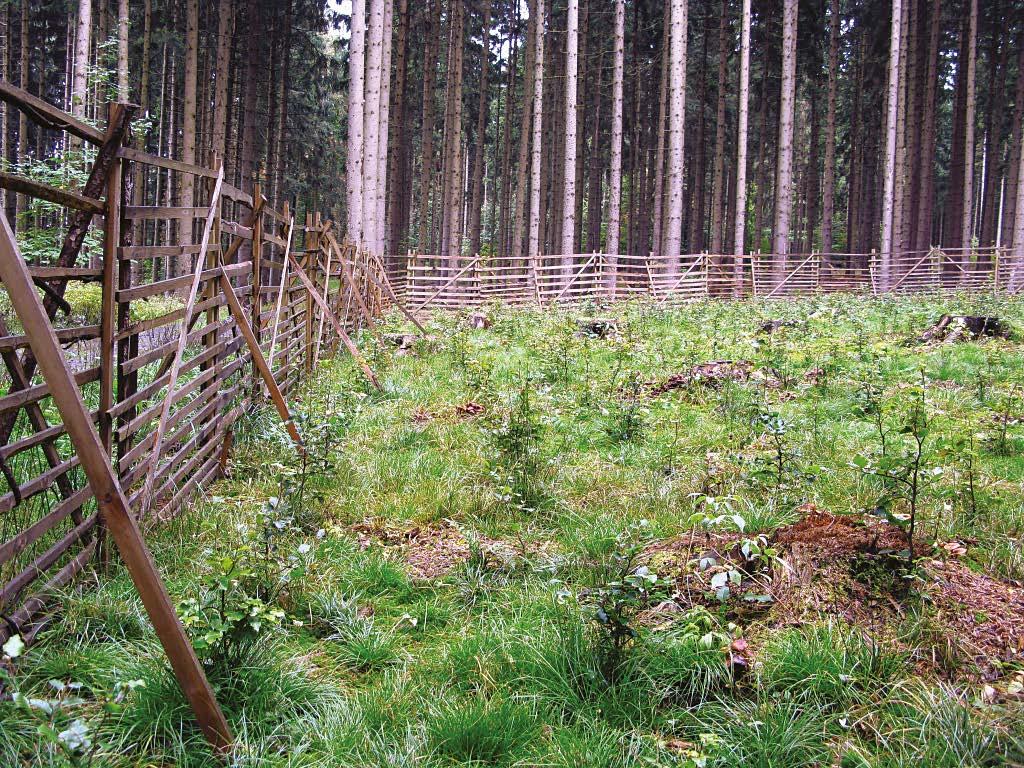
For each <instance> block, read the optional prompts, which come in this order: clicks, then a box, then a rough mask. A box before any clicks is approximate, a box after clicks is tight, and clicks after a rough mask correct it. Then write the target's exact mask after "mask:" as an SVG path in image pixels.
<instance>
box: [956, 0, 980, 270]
mask: <svg viewBox="0 0 1024 768" xmlns="http://www.w3.org/2000/svg"><path fill="white" fill-rule="evenodd" d="M970 2H971V11H970V16H969V20H968V32H967V84H966V88H967V106H966V113H965V115H964V120H965V122H964V192H963V211H962V214H961V225H960V247H961V248H962V249H963V250H962V251H961V254H960V260H961V264H966V263H967V262H968V261H969V260H970V248H971V246H972V242H973V239H974V119H975V109H976V102H977V100H976V94H975V83H974V79H975V68H976V66H977V61H976V59H977V48H978V0H970Z"/></svg>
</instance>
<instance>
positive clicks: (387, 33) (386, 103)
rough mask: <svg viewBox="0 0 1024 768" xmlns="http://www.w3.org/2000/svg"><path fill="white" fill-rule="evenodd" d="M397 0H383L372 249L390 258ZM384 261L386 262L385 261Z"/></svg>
mask: <svg viewBox="0 0 1024 768" xmlns="http://www.w3.org/2000/svg"><path fill="white" fill-rule="evenodd" d="M394 13H395V8H394V0H384V39H383V50H382V51H381V78H382V79H381V86H380V128H379V129H378V131H377V171H376V174H375V179H374V186H375V191H376V194H375V196H374V200H373V207H374V211H375V214H374V219H373V222H372V224H373V230H374V244H373V250H374V252H375V253H377V254H380V256H381V257H385V256H386V255H387V253H386V249H385V244H386V239H387V231H388V230H387V219H386V217H387V205H386V204H385V203H386V202H387V171H388V139H389V138H390V136H391V131H390V122H391V33H392V25H393V24H394ZM382 260H383V259H382Z"/></svg>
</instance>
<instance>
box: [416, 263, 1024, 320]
mask: <svg viewBox="0 0 1024 768" xmlns="http://www.w3.org/2000/svg"><path fill="white" fill-rule="evenodd" d="M1019 261H1020V260H1019V259H1018V258H1017V257H1015V256H1014V255H1013V254H1012V253H1011V252H1010V251H1009V250H1008V249H1005V248H986V249H974V250H972V251H970V252H969V253H966V254H964V253H963V252H962V251H961V250H959V249H953V250H950V249H945V250H943V249H938V248H933V249H931V250H929V251H922V252H907V253H896V254H892V256H891V258H889V259H883V258H882V257H881V256H880V255H879V254H878V253H874V252H872V253H865V254H845V253H844V254H826V253H809V254H807V253H805V254H788V255H787V256H786V258H785V259H780V258H778V257H776V256H773V255H772V254H761V253H755V254H751V255H748V256H743V257H741V259H740V262H739V263H738V264H737V262H736V259H735V257H733V256H716V255H713V254H708V253H700V254H688V255H687V254H684V255H682V256H680V257H678V258H677V259H676V260H674V263H670V259H669V258H668V257H666V256H656V255H654V254H651V255H649V256H646V257H640V256H628V255H608V254H602V253H590V254H586V253H585V254H574V255H572V256H570V257H569V258H568V259H563V257H561V256H544V257H541V258H540V259H538V260H537V263H536V264H534V263H533V262H532V261H531V260H530V259H528V258H526V257H481V256H472V257H470V256H459V257H455V258H451V257H442V256H426V255H420V254H415V253H411V252H410V253H408V254H407V255H406V259H405V269H404V277H405V280H404V282H405V289H404V291H405V296H406V298H407V300H408V302H409V305H410V306H412V307H418V308H427V307H452V308H457V307H467V306H477V305H480V304H484V303H486V302H489V301H495V300H497V301H503V302H505V303H509V304H524V303H539V304H552V303H570V304H571V303H578V302H584V301H608V300H611V299H613V298H615V299H622V298H629V297H632V296H638V295H649V296H651V297H652V298H653V299H655V300H656V301H658V302H660V303H676V302H682V301H687V300H691V299H699V298H705V297H741V296H743V297H751V296H752V297H759V298H789V297H794V296H806V295H815V294H822V293H837V292H861V293H869V294H875V295H878V294H884V293H925V292H955V291H964V290H974V291H1011V292H1015V291H1016V290H1018V289H1019V287H1020V286H1019V285H1018V284H1017V279H1019V277H1024V269H1018V268H1017V267H1018V265H1019ZM1015 275H1016V276H1019V277H1018V278H1017V279H1015Z"/></svg>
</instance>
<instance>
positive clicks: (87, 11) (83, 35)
mask: <svg viewBox="0 0 1024 768" xmlns="http://www.w3.org/2000/svg"><path fill="white" fill-rule="evenodd" d="M27 8H28V3H27V0H22V13H23V14H24V15H23V18H27ZM22 31H23V32H24V27H23V30H22ZM91 33H92V0H78V23H77V24H76V26H75V58H74V78H73V80H72V85H71V114H72V115H74V116H75V117H84V116H85V102H86V99H87V94H86V88H87V86H88V83H87V79H86V78H87V75H88V70H89V39H90V37H91ZM27 44H28V39H27V36H23V42H22V45H27ZM21 67H22V72H23V77H22V82H21V87H22V88H27V87H28V78H27V77H25V76H24V75H27V60H23V61H22V64H21ZM73 143H74V142H73ZM79 143H80V142H79Z"/></svg>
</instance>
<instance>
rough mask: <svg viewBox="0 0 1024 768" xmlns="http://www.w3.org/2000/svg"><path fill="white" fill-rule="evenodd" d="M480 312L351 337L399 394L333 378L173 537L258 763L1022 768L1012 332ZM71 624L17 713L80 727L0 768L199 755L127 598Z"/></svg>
mask: <svg viewBox="0 0 1024 768" xmlns="http://www.w3.org/2000/svg"><path fill="white" fill-rule="evenodd" d="M485 314H486V315H487V320H488V322H475V323H474V322H470V318H468V317H467V316H466V315H459V314H454V313H436V314H434V315H433V316H431V317H430V318H429V319H428V320H427V322H425V325H426V328H427V332H428V333H427V335H426V336H417V337H416V338H415V340H411V339H410V338H409V337H408V336H407V335H406V334H408V333H409V332H410V329H409V328H408V327H406V326H404V325H402V323H401V318H400V317H399V316H397V315H396V316H395V317H393V318H392V319H390V320H389V321H388V323H387V326H386V327H385V328H384V329H383V330H384V331H385V333H384V334H383V335H382V339H381V341H375V340H374V339H373V338H372V337H371V336H370V335H369V334H365V333H364V334H363V336H362V341H361V344H362V347H363V352H364V354H365V356H366V359H367V361H368V362H369V364H370V365H371V367H373V368H374V370H375V371H376V373H377V375H378V377H379V378H380V380H381V382H382V384H383V388H382V390H381V391H377V390H371V389H369V388H367V386H366V384H365V381H364V379H363V377H362V376H361V375H360V373H359V371H358V369H357V368H356V366H355V365H354V364H353V362H352V360H351V359H350V358H348V357H345V358H341V359H338V360H337V361H335V362H334V363H332V364H331V365H329V366H327V367H326V369H325V370H323V371H322V372H321V373H320V374H319V376H318V377H316V378H315V379H314V380H313V381H312V382H311V383H310V384H309V386H308V387H307V388H306V389H305V391H304V392H303V393H302V394H301V395H300V397H299V398H298V400H297V401H296V403H295V407H296V411H297V412H298V414H299V423H300V427H301V429H302V430H303V432H304V435H305V438H306V442H307V444H308V445H309V453H308V456H307V458H306V459H305V460H304V461H302V460H298V459H296V458H295V455H294V452H293V451H292V449H291V447H290V443H289V440H288V437H287V435H286V433H285V432H284V431H283V429H282V427H281V425H280V423H279V422H278V421H277V419H276V417H275V415H274V414H273V412H272V411H270V410H267V411H265V412H258V413H256V414H254V415H253V416H252V417H251V418H250V419H249V420H248V422H247V423H246V425H245V429H244V435H241V436H240V437H239V439H238V441H237V443H236V453H235V457H234V460H233V462H232V465H231V472H230V477H229V478H228V479H226V480H223V481H221V482H219V483H218V484H216V485H215V486H214V487H213V488H212V489H210V490H209V492H208V495H207V496H206V498H205V500H204V501H203V502H202V503H199V504H197V505H196V506H195V508H194V509H192V510H190V511H189V512H188V513H186V514H184V515H183V516H181V517H180V518H178V519H177V520H176V521H174V522H172V523H170V524H168V525H166V526H165V527H163V528H161V529H159V530H157V531H155V532H153V534H152V539H151V541H152V547H153V550H154V553H155V556H156V558H157V560H158V564H159V566H160V568H161V571H162V573H163V574H164V576H165V577H166V579H167V580H168V586H169V589H170V591H171V594H172V595H173V596H174V597H175V598H176V599H177V600H179V604H178V607H179V611H180V613H181V615H182V617H183V620H184V622H185V624H186V626H187V627H188V629H189V631H190V633H191V636H192V638H193V640H194V642H195V645H196V647H197V650H198V652H199V654H200V655H201V657H202V658H203V661H204V663H205V664H206V667H207V670H208V673H209V676H210V679H211V681H212V683H213V684H214V686H215V688H216V690H217V695H218V698H219V700H220V701H221V703H222V704H223V706H224V708H225V711H226V714H227V715H228V718H229V720H230V721H231V722H232V726H233V728H234V729H235V732H236V733H237V734H238V739H239V742H240V744H241V746H240V747H239V750H240V758H239V759H240V761H241V762H247V761H249V760H250V759H251V760H252V762H253V764H259V765H274V766H277V765H280V766H285V765H288V766H314V765H359V766H371V765H380V766H384V765H412V764H416V765H421V766H434V765H437V766H441V765H470V764H475V765H481V764H488V765H543V766H567V767H568V766H581V765H587V766H640V765H664V766H737V767H739V766H780V767H781V766H786V767H787V768H790V767H792V766H831V765H842V766H902V765H911V764H916V765H921V766H961V765H965V766H988V765H1006V764H1009V765H1013V764H1017V763H1019V762H1020V761H1021V760H1022V759H1024V726H1022V725H1021V724H1022V723H1024V717H1022V701H1024V697H1022V689H1024V590H1022V588H1021V581H1022V579H1024V551H1022V546H1024V542H1022V536H1024V495H1022V492H1021V491H1022V486H1021V483H1022V479H1024V434H1022V432H1021V427H1020V419H1021V418H1024V389H1022V384H1024V356H1022V353H1021V350H1022V347H1021V343H1022V342H1021V339H1022V335H1021V334H1024V302H1022V301H1019V300H1016V299H997V298H992V297H988V298H967V297H961V298H951V299H934V298H932V299H885V300H871V299H864V298H863V297H856V298H855V297H845V296H834V297H829V298H821V299H809V300H804V301H799V302H786V303H772V302H766V303H751V302H735V303H730V302H703V303H697V304H692V305H688V306H686V307H683V308H677V309H663V308H656V307H654V306H652V305H650V304H648V303H636V304H624V305H616V306H612V307H604V308H602V309H600V310H593V309H592V310H587V309H579V310H573V311H563V310H555V309H550V310H545V311H543V312H539V311H532V310H510V309H504V308H497V307H494V308H488V309H487V310H486V312H485ZM945 315H949V316H952V317H959V316H975V317H976V316H981V317H989V318H999V320H1000V323H1001V325H1000V328H1002V329H1003V330H1006V333H1005V334H999V335H996V336H992V337H989V336H986V335H983V336H982V338H980V339H974V338H973V334H972V333H969V332H963V333H957V334H954V335H950V334H937V333H935V334H930V335H928V334H926V331H927V330H928V329H929V327H930V326H933V325H934V324H935V323H936V322H938V321H939V320H940V318H942V317H943V316H945ZM946 325H947V326H948V325H949V323H948V322H947V323H946ZM477 326H486V327H477ZM388 334H391V335H388ZM1004 336H1005V337H1004ZM393 341H395V343H393ZM64 605H65V609H64V615H63V616H62V617H61V620H60V621H58V622H55V623H54V624H53V626H52V628H50V629H49V630H48V631H47V632H46V633H44V634H43V635H42V636H41V637H40V638H39V641H38V643H37V645H35V646H33V648H32V649H31V650H29V651H28V652H26V653H25V655H24V658H23V659H20V660H19V664H18V666H17V672H16V684H17V685H18V687H19V689H20V690H21V691H23V692H24V693H25V694H26V695H27V696H33V697H38V698H40V699H43V698H46V699H50V700H62V701H69V700H72V699H78V698H84V699H85V703H78V704H74V705H69V706H67V707H66V709H63V710H62V709H61V708H60V707H50V711H48V712H45V713H44V712H42V711H41V710H40V709H38V708H36V709H32V708H24V707H19V706H17V705H16V704H12V703H4V704H2V705H0V706H2V707H3V709H2V710H0V712H2V718H0V762H2V763H3V764H5V765H15V764H28V763H31V762H33V761H35V760H53V761H57V758H56V755H57V751H58V747H57V746H54V745H55V744H57V743H63V744H64V747H63V748H62V749H64V751H65V752H66V755H69V756H72V757H75V758H76V759H83V758H84V757H86V756H91V757H94V758H95V759H94V761H93V764H94V765H99V764H103V765H136V764H140V763H146V764H149V763H161V764H169V763H173V764H182V765H199V764H206V763H207V762H210V761H212V759H211V758H209V756H208V753H207V748H206V745H205V743H204V742H203V740H202V738H201V736H200V734H199V733H198V732H197V731H195V730H193V727H192V725H191V718H190V715H189V711H188V709H187V707H186V705H185V703H184V700H183V698H182V696H181V694H180V692H179V690H178V688H177V686H176V683H175V682H174V679H173V677H171V675H170V674H169V672H168V670H167V667H166V662H165V660H164V657H163V655H162V653H161V651H160V648H159V645H158V644H157V643H156V640H155V638H154V636H153V635H152V632H151V630H150V629H149V626H148V624H147V622H146V619H145V615H144V613H143V611H142V607H141V605H140V603H139V600H138V598H137V597H136V595H135V592H134V590H133V588H132V586H131V583H130V581H129V579H128V578H127V576H126V575H125V574H124V573H120V572H116V571H115V573H114V574H113V577H112V578H110V579H104V580H101V581H100V582H99V584H98V586H96V587H95V588H92V589H86V590H84V591H81V592H76V593H74V594H69V595H68V596H67V597H66V599H65V601H64ZM51 680H52V681H58V680H59V681H65V682H66V681H75V682H76V683H81V685H82V687H81V688H80V689H79V688H76V689H66V688H65V689H62V690H57V689H55V687H54V686H53V685H52V684H51V683H49V682H48V681H51ZM63 684H64V683H61V685H63ZM115 698H116V699H118V700H120V704H119V705H118V706H117V707H113V708H112V711H110V712H106V713H104V711H103V708H104V707H103V705H104V703H107V704H110V703H111V702H112V700H113V699H115ZM43 720H45V721H46V722H45V723H44V725H47V727H49V726H52V727H53V728H54V729H55V732H57V731H61V732H63V731H65V730H66V729H69V728H77V729H78V731H77V732H75V733H78V734H85V736H84V740H78V741H76V740H75V733H72V734H71V736H69V737H67V738H64V739H61V738H55V739H50V740H46V739H39V738H38V735H37V733H38V732H37V727H38V726H39V725H40V722H41V721H43ZM76 721H77V725H76V724H75V723H76ZM68 742H73V743H72V744H71V745H70V746H69V745H68Z"/></svg>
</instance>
